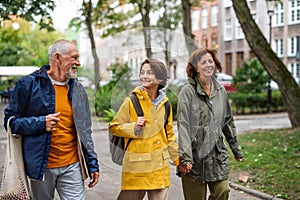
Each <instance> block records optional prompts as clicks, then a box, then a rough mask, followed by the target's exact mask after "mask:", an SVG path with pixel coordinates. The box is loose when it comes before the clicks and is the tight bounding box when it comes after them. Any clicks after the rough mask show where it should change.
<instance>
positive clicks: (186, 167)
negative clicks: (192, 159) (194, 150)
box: [179, 163, 193, 174]
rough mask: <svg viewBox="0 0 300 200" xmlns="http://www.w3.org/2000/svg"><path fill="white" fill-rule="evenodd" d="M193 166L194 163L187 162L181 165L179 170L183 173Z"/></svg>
mask: <svg viewBox="0 0 300 200" xmlns="http://www.w3.org/2000/svg"><path fill="white" fill-rule="evenodd" d="M192 168H193V165H192V164H191V163H186V164H185V165H179V170H180V171H181V172H182V173H183V174H186V173H189V172H190V171H191V169H192Z"/></svg>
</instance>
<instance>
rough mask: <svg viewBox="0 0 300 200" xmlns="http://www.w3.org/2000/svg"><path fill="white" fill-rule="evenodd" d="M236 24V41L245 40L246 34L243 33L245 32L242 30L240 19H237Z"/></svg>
mask: <svg viewBox="0 0 300 200" xmlns="http://www.w3.org/2000/svg"><path fill="white" fill-rule="evenodd" d="M235 24H236V26H235V38H236V39H243V38H245V35H244V32H243V30H242V28H241V24H240V23H239V20H238V19H236V21H235Z"/></svg>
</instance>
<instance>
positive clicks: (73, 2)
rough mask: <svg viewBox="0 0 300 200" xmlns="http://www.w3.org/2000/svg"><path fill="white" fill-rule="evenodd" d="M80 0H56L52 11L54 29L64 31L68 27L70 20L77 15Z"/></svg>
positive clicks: (80, 3)
mask: <svg viewBox="0 0 300 200" xmlns="http://www.w3.org/2000/svg"><path fill="white" fill-rule="evenodd" d="M81 5H82V0H58V1H56V7H55V9H54V11H53V14H52V15H51V16H52V19H53V24H54V27H55V29H56V30H58V31H64V30H66V29H67V28H68V24H69V22H70V20H71V19H72V18H74V17H76V16H78V10H79V8H80V6H81Z"/></svg>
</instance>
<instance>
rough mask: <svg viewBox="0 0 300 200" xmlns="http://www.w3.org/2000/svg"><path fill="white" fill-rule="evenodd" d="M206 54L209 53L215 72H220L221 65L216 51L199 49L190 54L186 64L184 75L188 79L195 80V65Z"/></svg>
mask: <svg viewBox="0 0 300 200" xmlns="http://www.w3.org/2000/svg"><path fill="white" fill-rule="evenodd" d="M207 53H209V54H210V55H211V56H212V58H213V60H214V62H215V64H216V70H218V72H222V65H221V62H220V60H219V59H218V57H217V50H215V49H209V48H199V49H197V50H196V51H194V52H193V53H192V54H191V56H190V58H189V61H188V63H187V66H186V73H187V76H188V77H190V78H195V77H196V76H197V75H198V73H197V64H198V62H199V60H201V58H202V56H204V55H205V54H207Z"/></svg>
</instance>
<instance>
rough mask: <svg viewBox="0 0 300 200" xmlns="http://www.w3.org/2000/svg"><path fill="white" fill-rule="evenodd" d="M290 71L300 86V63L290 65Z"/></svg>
mask: <svg viewBox="0 0 300 200" xmlns="http://www.w3.org/2000/svg"><path fill="white" fill-rule="evenodd" d="M288 69H289V71H290V73H291V74H292V76H293V77H294V79H295V80H296V82H297V83H298V84H299V79H300V66H299V63H290V64H289V65H288Z"/></svg>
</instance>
